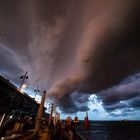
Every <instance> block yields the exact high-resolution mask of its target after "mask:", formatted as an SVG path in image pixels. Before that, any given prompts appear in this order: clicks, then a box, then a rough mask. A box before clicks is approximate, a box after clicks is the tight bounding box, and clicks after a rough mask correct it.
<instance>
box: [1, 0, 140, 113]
mask: <svg viewBox="0 0 140 140" xmlns="http://www.w3.org/2000/svg"><path fill="white" fill-rule="evenodd" d="M139 6H140V2H139V0H133V1H132V0H123V1H122V0H117V1H110V0H107V1H104V0H99V1H92V0H87V1H83V0H82V1H81V0H77V1H72V0H67V1H66V0H37V1H34V0H30V1H28V0H20V1H17V0H14V1H12V2H9V1H7V0H5V1H1V2H0V10H1V12H0V18H1V22H0V32H1V34H2V36H1V37H0V49H1V52H0V58H1V59H0V72H1V73H2V74H3V75H5V76H7V77H8V78H9V79H10V80H12V81H13V82H16V83H17V84H19V82H18V80H17V79H18V77H19V75H21V74H23V73H24V72H25V71H28V75H29V78H30V83H31V84H32V86H36V85H39V86H40V88H41V89H48V96H49V97H54V99H55V101H56V104H57V105H58V106H60V108H61V109H62V110H63V111H64V112H67V113H74V112H76V111H78V110H80V111H82V110H83V111H84V110H88V107H87V102H88V97H89V94H92V93H93V92H95V93H97V95H98V96H99V97H100V98H101V99H102V101H103V104H104V107H105V108H106V109H107V110H109V109H112V110H113V109H115V108H123V106H125V105H123V104H122V103H120V101H124V100H130V99H133V98H136V97H137V96H139V76H138V75H137V77H136V76H134V77H135V78H133V79H129V80H125V81H123V82H122V80H123V79H124V78H126V77H127V76H130V75H133V74H135V73H139V71H140V55H139V54H140V47H139V46H140V41H139V37H140V26H139V25H140V18H139V15H140V10H139ZM85 60H88V61H85ZM14 75H16V76H14ZM129 78H130V77H129ZM119 83H120V84H119ZM114 85H117V86H114ZM112 86H113V87H112ZM111 87H112V88H111ZM101 91H102V92H101ZM74 93H76V94H75V95H74ZM81 94H83V95H81ZM78 95H79V96H78ZM84 102H85V105H84ZM136 102H137V100H136V99H135V100H134V102H133V101H131V102H130V103H129V106H136V105H134V103H136Z"/></svg>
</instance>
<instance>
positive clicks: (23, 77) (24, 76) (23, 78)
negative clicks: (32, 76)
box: [18, 71, 28, 91]
mask: <svg viewBox="0 0 140 140" xmlns="http://www.w3.org/2000/svg"><path fill="white" fill-rule="evenodd" d="M27 73H28V72H27V71H26V73H25V74H24V75H22V76H21V77H20V79H22V82H21V84H20V87H19V89H18V91H20V90H21V88H22V85H23V83H24V81H25V79H28V76H27Z"/></svg>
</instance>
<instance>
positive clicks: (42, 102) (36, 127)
mask: <svg viewBox="0 0 140 140" xmlns="http://www.w3.org/2000/svg"><path fill="white" fill-rule="evenodd" d="M45 98H46V91H44V93H43V95H42V100H41V103H40V106H39V109H38V112H37V117H36V122H35V128H34V133H33V135H36V134H37V133H38V132H39V129H40V124H41V118H42V115H43V107H44V102H45Z"/></svg>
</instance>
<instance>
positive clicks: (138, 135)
mask: <svg viewBox="0 0 140 140" xmlns="http://www.w3.org/2000/svg"><path fill="white" fill-rule="evenodd" d="M76 130H77V131H78V132H79V133H80V134H81V135H82V136H83V137H85V138H86V140H140V121H90V129H89V130H86V129H85V127H84V122H83V121H81V122H80V124H79V125H77V126H76Z"/></svg>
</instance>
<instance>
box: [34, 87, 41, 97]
mask: <svg viewBox="0 0 140 140" xmlns="http://www.w3.org/2000/svg"><path fill="white" fill-rule="evenodd" d="M34 92H35V97H34V99H35V98H36V95H37V93H39V92H40V90H39V87H37V89H35V90H34Z"/></svg>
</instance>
